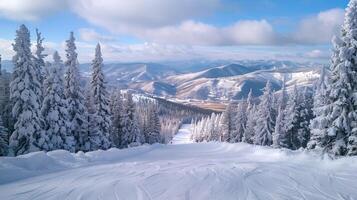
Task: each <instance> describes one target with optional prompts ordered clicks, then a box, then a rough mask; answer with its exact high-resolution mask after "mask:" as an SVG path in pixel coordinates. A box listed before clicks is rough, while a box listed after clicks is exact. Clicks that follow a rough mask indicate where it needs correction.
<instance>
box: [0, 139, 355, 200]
mask: <svg viewBox="0 0 357 200" xmlns="http://www.w3.org/2000/svg"><path fill="white" fill-rule="evenodd" d="M356 171H357V157H348V158H342V159H339V160H329V159H321V157H320V156H319V155H315V154H313V153H306V152H291V151H287V150H279V149H272V148H268V147H260V146H252V145H247V144H224V143H222V144H220V143H201V144H185V145H152V146H142V147H135V148H131V149H124V150H118V149H110V150H108V151H95V152H89V153H85V154H84V153H77V154H71V153H69V152H67V151H53V152H49V153H43V152H37V153H32V154H27V155H24V156H19V157H16V158H0V199H1V200H8V199H17V200H18V199H20V200H21V199H32V200H33V199H43V200H49V199H58V200H63V199H86V200H87V199H106V200H110V199H122V200H127V199H128V200H132V199H134V200H135V199H138V200H146V199H147V200H150V199H155V200H156V199H159V200H161V199H162V200H167V199H170V200H176V199H177V200H182V199H191V200H196V199H202V200H207V199H217V200H222V199H224V200H231V199H232V200H233V199H234V200H236V199H249V200H273V199H274V200H278V199H284V200H286V199H293V200H298V199H299V200H300V199H313V200H326V199H327V200H342V199H344V200H347V199H348V200H355V199H357V189H356V186H357V174H356Z"/></svg>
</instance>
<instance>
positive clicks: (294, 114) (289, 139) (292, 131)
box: [279, 85, 300, 150]
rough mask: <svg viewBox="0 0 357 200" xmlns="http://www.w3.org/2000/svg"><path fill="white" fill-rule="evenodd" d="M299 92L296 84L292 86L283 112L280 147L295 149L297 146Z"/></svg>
mask: <svg viewBox="0 0 357 200" xmlns="http://www.w3.org/2000/svg"><path fill="white" fill-rule="evenodd" d="M299 100H300V94H299V91H298V88H297V86H296V85H295V86H294V90H293V92H292V93H291V94H290V97H289V100H288V103H287V106H286V109H285V113H284V120H283V124H284V130H283V133H284V134H282V135H280V139H279V140H280V147H284V148H288V149H293V150H296V149H298V148H299V141H298V139H297V138H298V137H297V136H298V134H297V132H298V130H299V128H300V111H299V104H300V101H299Z"/></svg>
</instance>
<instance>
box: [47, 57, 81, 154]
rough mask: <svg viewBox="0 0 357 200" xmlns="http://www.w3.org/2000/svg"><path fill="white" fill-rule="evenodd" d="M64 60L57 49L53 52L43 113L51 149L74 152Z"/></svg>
mask: <svg viewBox="0 0 357 200" xmlns="http://www.w3.org/2000/svg"><path fill="white" fill-rule="evenodd" d="M62 67H63V63H62V60H61V58H60V56H59V55H58V52H57V51H56V52H55V53H54V54H53V64H52V66H50V67H49V69H48V77H46V80H45V82H46V88H45V94H46V95H45V98H44V100H43V104H42V109H41V115H42V117H43V119H44V122H45V123H44V124H45V125H44V131H45V132H46V135H47V137H49V141H50V143H49V149H48V150H55V149H65V150H68V151H71V152H74V145H75V144H74V138H73V136H72V135H70V134H69V129H68V127H69V124H68V112H67V101H66V99H65V95H64V80H63V77H62V76H61V72H60V69H61V68H62Z"/></svg>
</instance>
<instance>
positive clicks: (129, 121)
mask: <svg viewBox="0 0 357 200" xmlns="http://www.w3.org/2000/svg"><path fill="white" fill-rule="evenodd" d="M124 105H125V106H124V109H125V114H124V116H123V117H124V119H123V120H124V133H123V137H122V146H123V147H128V146H137V145H140V144H142V143H144V142H145V137H144V134H143V133H141V132H140V129H139V125H138V119H137V116H136V112H135V103H134V101H133V96H132V94H131V93H130V92H128V93H127V94H126V101H125V103H124Z"/></svg>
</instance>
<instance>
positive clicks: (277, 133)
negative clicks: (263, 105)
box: [273, 106, 286, 148]
mask: <svg viewBox="0 0 357 200" xmlns="http://www.w3.org/2000/svg"><path fill="white" fill-rule="evenodd" d="M284 114H285V112H284V110H283V108H282V106H279V109H278V116H277V117H276V122H275V129H274V133H273V147H274V148H279V147H281V142H280V140H281V138H283V137H284V135H285V134H286V133H285V132H284V121H283V119H284Z"/></svg>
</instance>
